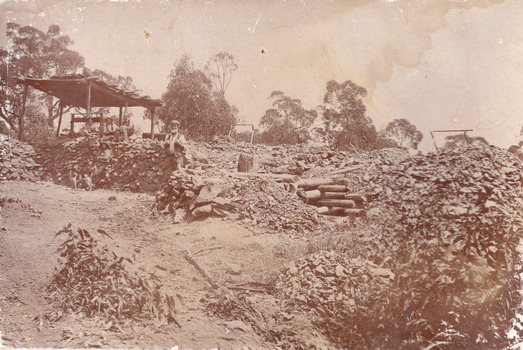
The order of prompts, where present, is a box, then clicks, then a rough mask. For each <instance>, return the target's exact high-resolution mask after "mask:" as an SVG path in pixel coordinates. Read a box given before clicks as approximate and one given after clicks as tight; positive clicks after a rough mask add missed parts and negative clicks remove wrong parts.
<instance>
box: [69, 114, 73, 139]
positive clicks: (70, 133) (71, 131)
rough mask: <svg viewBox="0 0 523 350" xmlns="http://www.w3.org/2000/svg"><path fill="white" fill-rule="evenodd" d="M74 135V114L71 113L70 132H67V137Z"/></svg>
mask: <svg viewBox="0 0 523 350" xmlns="http://www.w3.org/2000/svg"><path fill="white" fill-rule="evenodd" d="M73 135H74V113H71V130H69V136H71V137H73Z"/></svg>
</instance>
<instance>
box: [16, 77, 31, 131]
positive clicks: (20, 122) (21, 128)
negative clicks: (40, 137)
mask: <svg viewBox="0 0 523 350" xmlns="http://www.w3.org/2000/svg"><path fill="white" fill-rule="evenodd" d="M28 88H29V85H27V82H25V83H24V96H23V100H22V113H20V118H19V119H18V139H19V140H20V141H23V138H24V131H25V130H24V129H25V104H26V101H27V94H28V93H29V90H28Z"/></svg>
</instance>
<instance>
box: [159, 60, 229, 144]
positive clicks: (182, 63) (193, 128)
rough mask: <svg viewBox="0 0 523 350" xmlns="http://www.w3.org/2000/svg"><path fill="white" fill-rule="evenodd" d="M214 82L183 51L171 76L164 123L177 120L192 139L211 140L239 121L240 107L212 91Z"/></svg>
mask: <svg viewBox="0 0 523 350" xmlns="http://www.w3.org/2000/svg"><path fill="white" fill-rule="evenodd" d="M212 86H213V85H212V82H211V80H210V79H209V78H208V77H207V76H206V75H205V74H204V73H203V72H202V71H201V70H197V69H194V64H193V62H192V59H191V57H190V56H189V55H187V54H186V55H183V56H182V57H181V58H180V59H179V60H178V61H176V62H175V64H174V69H173V70H172V71H171V74H170V76H169V85H168V86H167V91H166V92H165V93H164V94H163V95H162V99H163V101H164V106H163V107H162V108H160V110H159V118H160V119H161V120H162V121H163V122H164V123H165V124H166V123H168V122H169V121H171V120H178V121H179V122H180V127H181V129H182V130H185V132H186V133H187V136H188V137H189V138H192V139H196V140H206V141H210V140H212V139H213V138H214V137H215V136H220V135H226V134H227V133H228V132H229V130H230V129H231V127H232V125H234V124H235V122H236V114H237V109H236V107H234V106H231V105H229V103H228V102H227V101H226V100H225V98H224V96H223V95H222V94H220V93H213V91H212Z"/></svg>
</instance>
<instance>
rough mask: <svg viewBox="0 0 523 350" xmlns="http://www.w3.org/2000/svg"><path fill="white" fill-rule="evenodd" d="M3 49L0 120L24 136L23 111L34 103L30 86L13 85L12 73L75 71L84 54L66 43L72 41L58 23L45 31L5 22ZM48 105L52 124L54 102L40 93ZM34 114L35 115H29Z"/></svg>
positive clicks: (34, 74) (44, 75)
mask: <svg viewBox="0 0 523 350" xmlns="http://www.w3.org/2000/svg"><path fill="white" fill-rule="evenodd" d="M6 36H7V43H8V46H7V48H6V49H1V50H0V79H1V86H0V105H1V107H0V120H1V121H3V122H4V123H5V124H6V125H8V126H9V128H10V129H11V130H12V132H17V134H18V137H19V138H20V139H21V138H23V136H24V114H25V113H26V112H29V111H30V110H34V109H33V108H28V105H27V104H28V103H29V104H31V103H37V101H36V100H35V96H42V95H41V94H40V95H38V94H35V92H34V91H32V90H31V89H28V88H25V87H24V86H20V85H17V81H16V77H24V76H25V77H33V78H48V77H51V76H54V75H64V74H71V73H76V71H77V70H78V69H79V68H82V67H83V66H84V58H83V57H82V56H81V55H80V54H78V53H77V52H75V51H72V50H70V49H69V48H68V47H69V46H70V45H72V44H73V42H72V40H71V39H70V38H69V37H68V36H67V35H62V34H61V32H60V27H58V26H57V25H51V26H50V27H49V29H48V31H47V32H46V33H44V32H42V31H40V30H38V29H36V28H34V27H31V26H24V27H22V26H20V25H19V24H16V23H8V24H7V29H6ZM40 98H41V99H42V100H43V101H44V103H45V104H46V105H47V107H48V123H47V124H48V125H52V124H53V121H54V119H55V118H56V116H57V113H53V110H55V107H57V103H56V102H54V101H53V97H52V96H47V95H45V96H44V97H40ZM31 117H35V116H31Z"/></svg>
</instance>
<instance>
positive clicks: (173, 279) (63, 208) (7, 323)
mask: <svg viewBox="0 0 523 350" xmlns="http://www.w3.org/2000/svg"><path fill="white" fill-rule="evenodd" d="M111 196H115V197H116V200H109V197H111ZM0 197H7V198H12V199H19V200H20V201H21V202H18V203H6V204H5V205H4V207H3V208H0V210H1V212H0V307H1V314H0V330H1V332H2V341H3V344H4V345H7V346H11V347H54V348H63V347H68V348H70V347H103V348H109V347H111V348H115V347H118V348H133V347H146V348H170V347H174V346H179V347H180V348H193V349H211V348H222V349H229V348H231V349H241V348H267V347H273V346H270V344H267V343H266V342H264V340H263V339H262V338H261V337H260V336H258V335H257V334H256V333H255V332H254V330H253V329H252V328H251V327H250V326H248V325H245V324H242V323H238V322H236V323H235V322H232V323H231V322H229V323H228V322H225V321H223V320H221V319H219V318H216V317H210V316H208V315H207V313H206V312H205V307H204V304H203V303H202V302H201V299H202V298H204V297H205V294H206V293H207V292H206V288H207V289H208V288H210V285H209V283H208V282H207V281H206V280H205V279H204V278H203V277H202V275H201V274H200V273H198V272H197V271H196V269H195V268H194V267H193V266H191V265H190V264H189V263H188V262H187V260H186V259H185V258H184V257H183V254H181V252H182V251H187V252H188V253H189V254H190V255H191V256H192V257H193V258H194V259H195V261H196V262H197V263H198V265H199V266H201V267H202V268H203V269H204V270H205V271H206V272H207V273H208V274H209V275H210V276H211V278H212V279H214V280H215V281H217V282H219V283H220V284H227V283H229V284H231V283H234V282H238V283H240V282H259V283H267V282H271V280H273V279H274V278H275V276H276V275H277V273H278V270H279V269H280V268H281V267H282V266H283V264H285V263H286V262H287V261H288V260H290V259H291V258H292V259H293V258H296V257H297V256H300V255H302V254H304V253H305V251H306V249H307V242H306V241H305V240H300V239H292V238H290V237H286V236H284V235H279V234H266V233H260V232H257V233H256V232H254V231H252V230H250V229H248V228H246V227H248V224H249V223H243V224H244V225H240V224H241V223H237V222H233V221H226V220H222V219H208V220H206V221H198V222H193V223H184V224H177V225H174V224H172V223H171V222H170V221H169V220H168V219H162V218H160V219H158V218H157V219H152V218H151V216H150V214H151V211H150V208H151V205H152V203H153V202H154V196H151V195H146V194H134V193H126V192H114V191H106V190H96V191H92V192H88V191H84V190H73V189H71V188H67V187H63V186H58V185H55V184H50V183H44V182H41V183H30V182H4V183H0ZM68 223H72V225H73V228H75V229H76V228H77V227H81V228H83V229H87V230H88V231H91V230H92V231H96V229H99V228H101V229H104V230H106V231H107V232H108V233H109V234H110V235H111V236H112V238H113V239H112V240H109V239H107V241H104V243H106V244H107V245H108V246H109V248H110V249H112V250H115V251H117V252H118V253H119V255H123V256H127V257H133V258H134V259H135V264H134V268H137V269H138V271H139V272H140V273H144V274H145V273H152V272H154V273H156V275H157V276H158V277H160V279H161V281H162V284H163V285H164V287H162V288H163V289H164V290H165V291H166V292H168V293H169V294H171V295H176V296H177V299H176V301H177V304H176V310H177V314H176V318H177V321H178V322H179V324H180V326H181V327H176V326H174V325H167V324H165V323H162V322H160V321H155V322H153V321H148V322H146V321H144V322H143V324H140V323H139V322H133V323H129V324H127V326H126V327H122V329H121V330H117V329H115V328H114V327H112V326H111V325H110V324H105V323H104V322H103V321H101V320H100V319H89V318H86V317H82V316H81V315H76V316H75V315H71V316H68V317H67V318H65V319H62V320H60V321H57V322H50V321H49V320H47V319H46V318H45V317H44V315H45V314H46V312H48V311H49V308H50V305H49V304H48V303H49V302H48V300H47V299H46V286H47V285H48V284H49V282H50V280H51V278H52V273H53V271H54V269H55V268H56V267H57V266H58V257H59V256H58V253H57V252H56V249H57V247H58V245H59V243H60V242H61V241H60V238H56V239H53V237H54V234H55V233H56V232H57V231H58V230H59V229H61V228H62V227H64V226H66V225H67V224H68ZM231 264H233V265H239V267H241V270H242V272H241V274H238V275H235V274H231V273H230V268H231ZM237 267H238V266H237ZM237 267H236V268H237ZM254 298H258V299H259V303H258V304H257V305H258V306H259V307H262V308H265V309H267V308H271V307H272V308H277V306H276V305H275V303H274V301H273V300H271V297H270V296H268V295H265V294H261V293H260V294H259V295H254Z"/></svg>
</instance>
